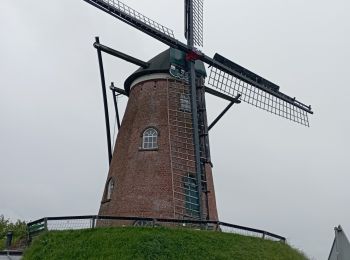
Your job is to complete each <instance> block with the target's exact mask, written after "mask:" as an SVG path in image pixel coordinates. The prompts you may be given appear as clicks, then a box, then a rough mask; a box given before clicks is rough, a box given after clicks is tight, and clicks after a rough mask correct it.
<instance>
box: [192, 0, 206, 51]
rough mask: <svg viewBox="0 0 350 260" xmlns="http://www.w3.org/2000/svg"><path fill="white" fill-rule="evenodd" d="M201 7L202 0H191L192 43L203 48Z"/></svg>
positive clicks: (202, 4)
mask: <svg viewBox="0 0 350 260" xmlns="http://www.w3.org/2000/svg"><path fill="white" fill-rule="evenodd" d="M203 6H204V0H193V41H194V44H195V45H197V46H201V47H203Z"/></svg>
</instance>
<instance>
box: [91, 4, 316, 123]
mask: <svg viewBox="0 0 350 260" xmlns="http://www.w3.org/2000/svg"><path fill="white" fill-rule="evenodd" d="M84 1H85V2H87V3H89V4H91V5H93V6H95V7H97V8H99V9H101V10H103V11H104V12H106V13H108V14H110V15H112V16H114V17H116V18H117V19H119V20H121V21H123V22H125V23H127V24H129V25H131V26H133V27H134V28H136V29H138V30H140V31H142V32H144V33H146V34H148V35H149V36H151V37H153V38H155V39H157V40H159V41H161V42H163V43H165V44H166V45H168V46H170V47H173V48H176V49H179V50H181V51H183V52H185V53H186V54H188V57H194V59H199V60H202V61H203V62H205V63H207V64H208V65H210V66H212V70H211V73H210V77H209V82H208V83H209V85H211V86H213V87H214V88H216V89H217V90H218V91H220V92H222V93H224V94H227V95H229V96H232V97H236V96H237V95H238V94H240V95H241V100H242V101H244V102H246V103H248V104H251V105H254V106H256V107H259V108H261V109H263V110H266V111H269V112H271V113H274V114H276V115H279V116H281V117H284V118H287V119H289V120H291V121H294V122H297V123H300V124H302V125H305V126H309V119H308V113H310V114H312V113H313V112H312V110H311V107H310V106H307V105H305V104H303V103H301V102H299V101H298V100H296V99H295V98H292V97H290V96H288V95H285V94H283V93H282V92H280V91H279V87H278V86H277V85H275V84H273V83H272V82H270V81H268V80H266V79H264V78H262V77H260V76H259V75H257V74H255V73H253V72H251V71H249V70H247V69H245V68H243V67H242V66H239V65H238V64H236V63H234V62H232V61H230V60H228V59H226V58H225V57H223V56H221V55H219V54H216V55H215V56H214V58H210V57H208V56H207V55H205V54H204V53H201V52H200V51H198V50H196V49H192V48H189V47H188V46H187V44H184V43H182V42H180V41H178V40H177V39H175V38H174V33H173V31H172V30H171V29H169V28H167V27H165V26H163V25H160V24H159V23H157V22H155V21H153V20H151V19H149V18H147V17H146V16H144V15H142V14H140V13H139V12H137V11H135V10H134V9H132V8H130V7H129V6H127V5H125V4H124V3H122V2H121V1H119V0H84ZM193 1H194V2H196V1H198V2H197V3H194V5H197V6H199V9H198V8H197V7H196V8H193V9H196V10H197V11H198V10H199V11H198V12H200V10H201V7H200V6H202V4H203V2H202V1H203V0H193ZM199 17H200V15H199ZM198 21H200V20H198ZM199 24H201V23H199ZM197 28H200V27H197ZM197 32H198V31H197ZM194 33H195V31H194ZM198 35H200V34H198ZM197 44H198V42H197ZM190 59H191V58H190Z"/></svg>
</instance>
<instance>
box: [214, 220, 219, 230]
mask: <svg viewBox="0 0 350 260" xmlns="http://www.w3.org/2000/svg"><path fill="white" fill-rule="evenodd" d="M215 231H220V221H216V224H215Z"/></svg>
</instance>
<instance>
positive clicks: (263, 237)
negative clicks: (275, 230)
mask: <svg viewBox="0 0 350 260" xmlns="http://www.w3.org/2000/svg"><path fill="white" fill-rule="evenodd" d="M265 236H266V232H265V231H264V232H263V235H262V239H265Z"/></svg>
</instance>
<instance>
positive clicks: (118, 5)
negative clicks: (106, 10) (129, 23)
mask: <svg viewBox="0 0 350 260" xmlns="http://www.w3.org/2000/svg"><path fill="white" fill-rule="evenodd" d="M93 2H94V1H93ZM97 2H101V0H100V1H97ZM102 2H104V3H106V4H107V5H109V6H111V7H113V8H115V9H117V10H118V11H119V12H121V13H124V14H126V15H127V16H131V17H133V18H134V19H136V20H138V21H140V22H142V23H144V24H147V25H148V26H150V27H152V28H153V29H156V30H157V31H160V32H162V33H164V34H165V35H167V36H169V37H171V38H174V32H173V30H171V29H169V28H168V27H166V26H163V25H161V24H160V23H157V22H156V21H154V20H152V19H150V18H148V17H147V16H145V15H143V14H141V13H140V12H138V11H136V10H135V9H133V8H131V7H130V6H128V5H126V4H124V3H123V2H121V1H119V0H102Z"/></svg>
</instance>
